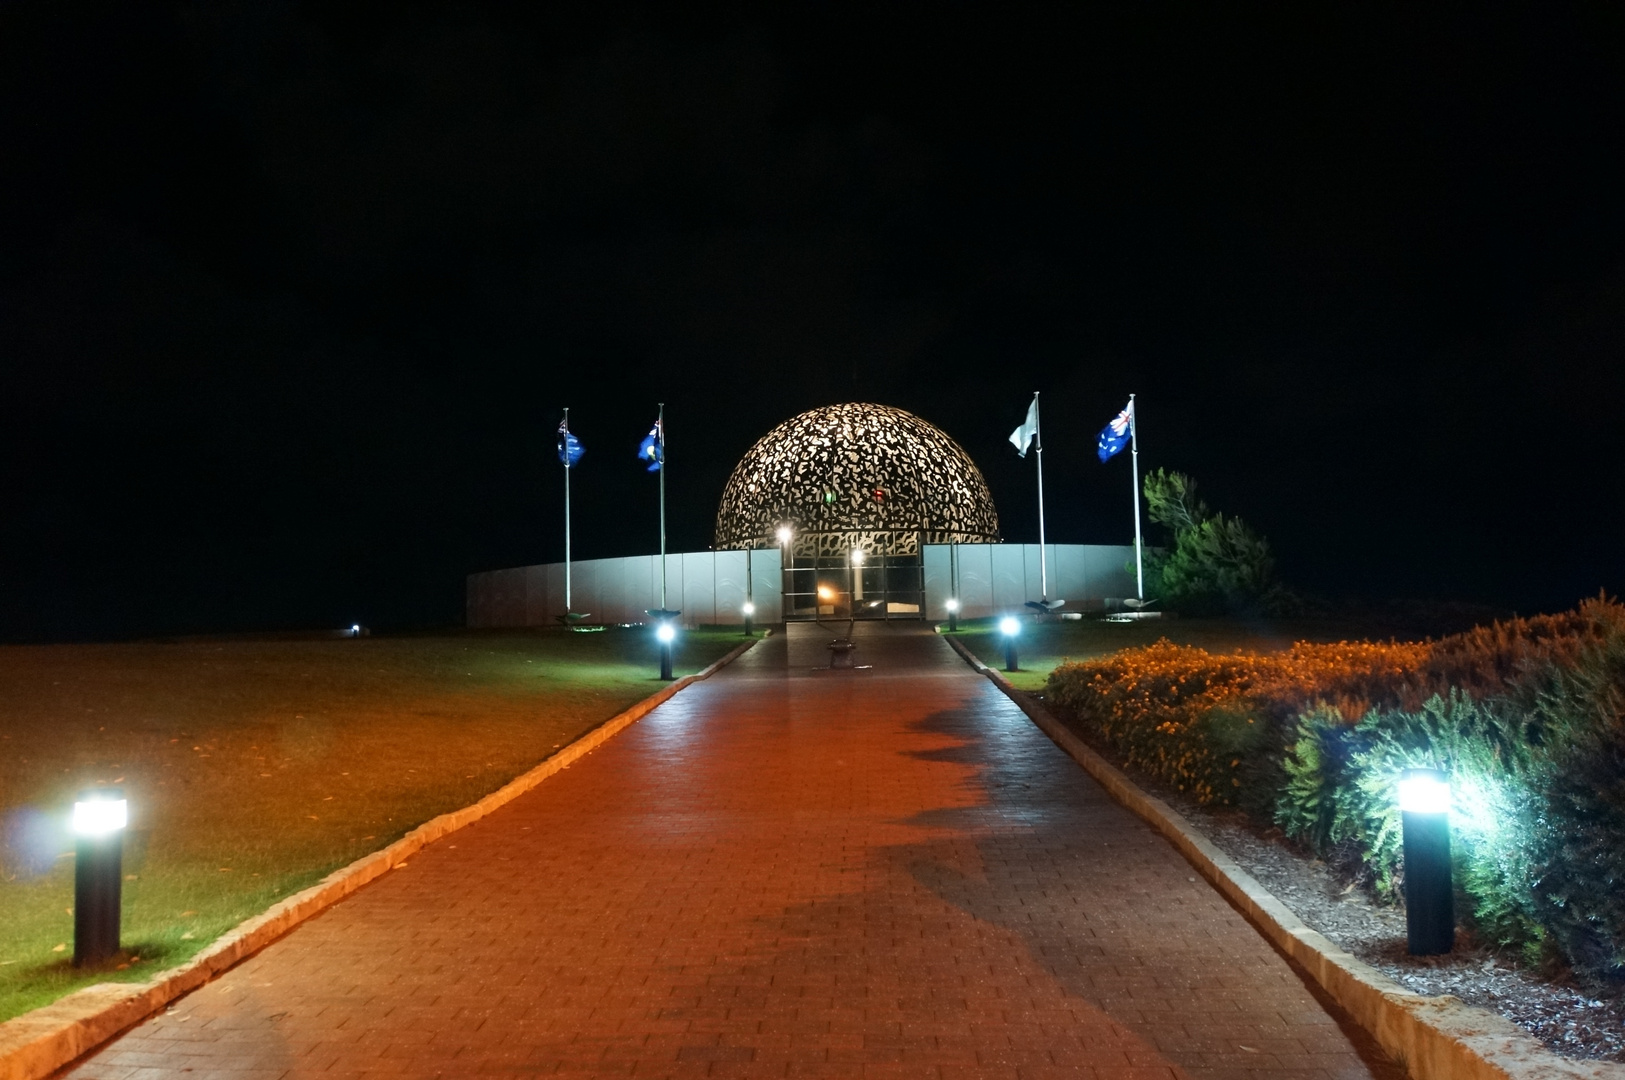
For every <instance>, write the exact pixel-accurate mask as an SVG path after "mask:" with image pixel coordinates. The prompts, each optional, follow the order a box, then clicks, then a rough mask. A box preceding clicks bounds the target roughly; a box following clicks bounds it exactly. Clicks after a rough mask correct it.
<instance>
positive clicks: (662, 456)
mask: <svg viewBox="0 0 1625 1080" xmlns="http://www.w3.org/2000/svg"><path fill="white" fill-rule="evenodd" d="M638 460H640V461H647V462H648V463H649V471H650V472H659V471H660V466H661V465H663V464H664V463H665V461H666V432H665V430H664V429H663V428H662V426H661V421H659V420H656V421H655V426H654V427H652V428H650V429H649V434H647V435H645V436H644V437H643V441H642V442H640V443H638Z"/></svg>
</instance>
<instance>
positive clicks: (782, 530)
mask: <svg viewBox="0 0 1625 1080" xmlns="http://www.w3.org/2000/svg"><path fill="white" fill-rule="evenodd" d="M778 537H779V543H781V544H788V543H789V542H790V526H788V525H780V526H779V531H778Z"/></svg>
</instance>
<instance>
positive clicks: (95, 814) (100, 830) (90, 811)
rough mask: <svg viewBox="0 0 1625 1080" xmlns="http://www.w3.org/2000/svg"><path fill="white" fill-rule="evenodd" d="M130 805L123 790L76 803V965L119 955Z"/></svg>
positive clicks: (100, 791) (97, 792) (99, 792)
mask: <svg viewBox="0 0 1625 1080" xmlns="http://www.w3.org/2000/svg"><path fill="white" fill-rule="evenodd" d="M129 820H130V804H129V803H128V802H126V801H125V798H124V792H123V790H122V789H120V788H93V789H91V790H90V791H86V792H84V793H83V794H81V795H80V796H79V798H78V799H77V800H76V801H75V802H74V804H73V833H74V836H75V837H76V838H77V840H76V844H75V851H74V872H73V964H74V966H75V967H83V966H85V965H88V964H99V963H101V962H102V961H104V960H107V959H110V958H111V957H113V956H114V955H115V954H117V953H118V946H119V923H120V918H121V914H122V911H123V900H124V826H125V825H127V824H128V823H129Z"/></svg>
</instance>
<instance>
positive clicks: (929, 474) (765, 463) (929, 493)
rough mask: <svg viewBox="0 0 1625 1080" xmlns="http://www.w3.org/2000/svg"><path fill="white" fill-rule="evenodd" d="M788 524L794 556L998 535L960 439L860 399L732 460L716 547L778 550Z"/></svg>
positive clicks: (913, 547) (794, 424)
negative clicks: (781, 531)
mask: <svg viewBox="0 0 1625 1080" xmlns="http://www.w3.org/2000/svg"><path fill="white" fill-rule="evenodd" d="M784 525H788V526H789V527H790V528H791V530H792V531H793V536H794V540H793V541H792V547H793V551H794V554H796V555H798V556H815V557H818V556H844V555H845V554H846V553H847V552H849V551H851V550H853V549H854V548H858V549H862V550H864V551H866V552H869V553H871V554H888V555H912V554H916V553H918V551H919V545H921V544H948V543H957V544H972V543H992V542H995V541H997V540H998V538H999V515H998V512H997V511H996V510H994V508H993V496H992V495H991V494H990V493H989V492H988V490H987V481H985V480H983V479H982V474H981V472H980V471H979V470H978V469H977V468H976V464H975V462H973V461H971V459H970V455H968V454H966V453H965V451H964V450H962V449H961V448H960V446H959V444H958V443H956V442H954V441H953V440H952V439H950V438H949V437H948V436H947V435H945V434H943V432H942V431H940V430H939V429H937V428H936V427H933V426H932V425H931V424H928V423H926V422H925V421H924V420H921V419H920V418H919V417H917V416H915V415H914V414H913V413H908V412H904V411H903V410H902V409H894V408H891V407H890V406H887V405H870V404H860V403H853V404H847V405H829V406H826V407H824V408H821V409H813V410H812V411H811V412H804V413H802V414H801V415H800V416H797V417H794V418H793V419H790V420H786V421H785V422H784V423H782V424H780V425H779V426H778V427H776V428H774V429H773V430H772V431H770V432H768V433H767V434H766V435H764V436H763V437H762V438H761V439H760V440H759V441H758V442H757V443H756V445H755V446H753V447H751V448H750V450H749V451H748V452H747V453H746V454H745V456H744V457H743V458H741V459H740V461H739V464H738V465H737V466H735V467H734V471H733V475H732V476H730V477H729V478H728V485H727V487H726V488H724V489H723V492H722V503H721V505H720V506H719V507H718V508H717V531H716V546H717V547H718V548H753V547H758V548H759V547H776V546H777V545H778V543H779V541H778V539H777V533H778V530H779V528H780V527H781V526H784Z"/></svg>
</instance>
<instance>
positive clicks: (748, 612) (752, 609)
mask: <svg viewBox="0 0 1625 1080" xmlns="http://www.w3.org/2000/svg"><path fill="white" fill-rule="evenodd" d="M742 610H743V611H744V612H745V636H746V637H750V620H751V617H752V616H753V615H755V614H756V605H755V604H753V603H751V602H750V601H749V600H746V601H745V606H744V608H743V609H742Z"/></svg>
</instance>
